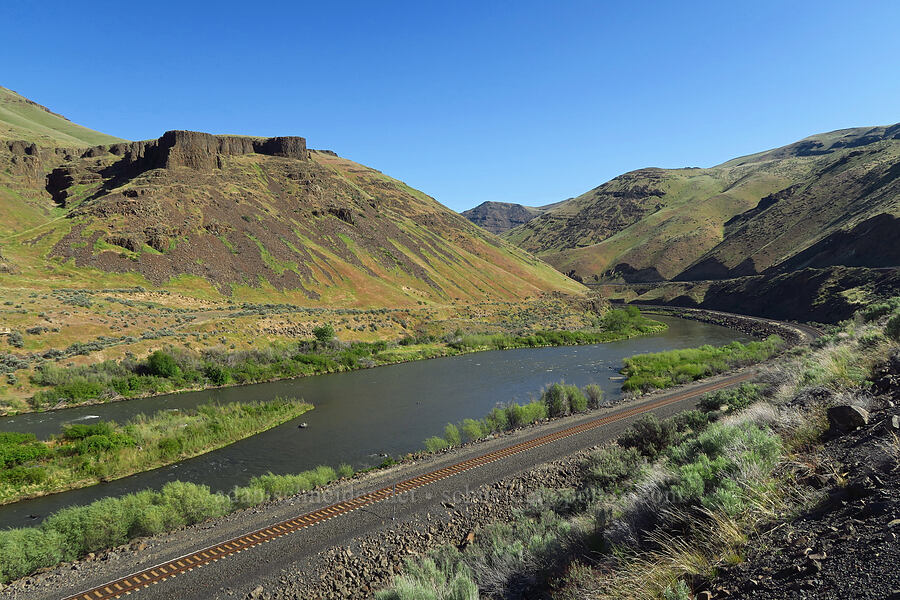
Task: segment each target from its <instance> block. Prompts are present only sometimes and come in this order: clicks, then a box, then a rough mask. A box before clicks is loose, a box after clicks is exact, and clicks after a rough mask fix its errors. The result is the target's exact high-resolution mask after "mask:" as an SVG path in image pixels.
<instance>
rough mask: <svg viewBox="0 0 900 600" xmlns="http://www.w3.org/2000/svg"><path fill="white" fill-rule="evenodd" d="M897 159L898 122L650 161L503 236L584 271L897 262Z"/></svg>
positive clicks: (646, 276)
mask: <svg viewBox="0 0 900 600" xmlns="http://www.w3.org/2000/svg"><path fill="white" fill-rule="evenodd" d="M898 159H900V126H898V125H895V126H893V127H871V128H859V129H849V130H841V131H836V132H831V133H827V134H822V135H817V136H812V137H810V138H806V139H805V140H801V141H799V142H797V143H795V144H791V145H789V146H785V147H783V148H778V149H775V150H770V151H767V152H763V153H759V154H755V155H751V156H747V157H742V158H738V159H734V160H731V161H728V162H726V163H723V164H721V165H718V166H716V167H712V168H709V169H642V170H638V171H633V172H630V173H626V174H624V175H621V176H619V177H617V178H615V179H613V180H612V181H609V182H607V183H605V184H603V185H601V186H600V187H598V188H595V189H594V190H591V191H590V192H587V193H585V194H583V195H581V196H579V197H577V198H574V199H571V200H567V201H565V202H562V203H560V204H558V205H556V206H555V207H553V208H551V209H550V210H548V211H547V212H545V213H544V214H542V215H540V216H538V217H536V218H534V219H532V220H531V221H529V222H528V223H526V224H524V225H521V226H519V227H516V228H515V229H513V230H511V231H509V232H507V233H506V234H504V237H505V238H506V239H508V240H510V241H512V242H513V243H515V244H517V245H518V246H520V247H522V248H524V249H526V250H528V251H531V252H534V253H536V254H538V255H539V256H541V257H542V258H544V259H545V260H547V261H548V262H550V263H551V264H553V265H554V266H555V267H557V268H558V269H560V270H561V271H563V272H567V273H569V272H571V273H573V274H574V275H577V276H579V277H581V278H583V279H584V280H586V281H594V280H597V279H607V280H609V279H615V278H624V279H625V280H627V281H653V280H660V279H672V278H684V279H708V278H721V277H733V276H738V275H752V274H756V273H761V272H764V271H767V270H772V271H777V270H779V269H780V270H793V269H795V268H803V267H808V266H813V267H827V266H831V265H835V264H838V265H848V266H876V267H880V266H889V265H895V264H898V263H900V255H898V251H897V250H896V249H890V248H884V247H883V245H879V244H878V243H877V242H876V243H874V244H873V243H872V240H873V239H876V240H884V239H888V237H890V236H896V235H897V233H898V232H900V221H898V220H897V216H898V215H900V168H898V166H897V161H898ZM885 251H887V253H885ZM803 252H806V254H802V255H801V253H803Z"/></svg>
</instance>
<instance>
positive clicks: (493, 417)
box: [484, 407, 509, 432]
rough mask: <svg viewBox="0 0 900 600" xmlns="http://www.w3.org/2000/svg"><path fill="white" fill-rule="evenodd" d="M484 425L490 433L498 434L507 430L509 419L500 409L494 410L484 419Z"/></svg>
mask: <svg viewBox="0 0 900 600" xmlns="http://www.w3.org/2000/svg"><path fill="white" fill-rule="evenodd" d="M484 420H485V424H486V425H487V426H488V427H490V430H491V431H494V432H499V431H506V430H507V429H509V417H508V416H507V415H506V411H505V410H503V409H502V408H496V407H495V408H494V409H493V410H491V413H490V414H489V415H488V416H487V417H485V419H484Z"/></svg>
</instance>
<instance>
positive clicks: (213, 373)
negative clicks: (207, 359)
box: [203, 364, 231, 385]
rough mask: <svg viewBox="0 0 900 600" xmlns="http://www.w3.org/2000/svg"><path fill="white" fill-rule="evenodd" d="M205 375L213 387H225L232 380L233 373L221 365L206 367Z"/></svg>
mask: <svg viewBox="0 0 900 600" xmlns="http://www.w3.org/2000/svg"><path fill="white" fill-rule="evenodd" d="M203 374H204V375H205V376H206V378H207V379H209V381H210V383H212V384H213V385H225V384H226V383H228V382H229V380H230V379H231V373H230V372H229V371H228V369H226V368H225V367H223V366H221V365H215V364H210V365H206V367H204V368H203Z"/></svg>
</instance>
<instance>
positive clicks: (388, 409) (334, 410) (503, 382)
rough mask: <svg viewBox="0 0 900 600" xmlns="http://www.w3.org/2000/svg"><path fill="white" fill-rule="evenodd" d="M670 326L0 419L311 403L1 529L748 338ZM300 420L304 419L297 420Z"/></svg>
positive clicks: (13, 508) (371, 456)
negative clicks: (251, 432)
mask: <svg viewBox="0 0 900 600" xmlns="http://www.w3.org/2000/svg"><path fill="white" fill-rule="evenodd" d="M653 318H656V319H658V320H660V321H664V322H666V323H667V324H668V325H669V329H668V330H667V331H666V332H664V333H661V334H659V335H655V336H649V337H640V338H633V339H630V340H623V341H619V342H610V343H606V344H596V345H592V346H563V347H555V348H521V349H515V350H497V351H489V352H478V353H474V354H465V355H461V356H454V357H447V358H438V359H432V360H423V361H416V362H410V363H404V364H398V365H389V366H383V367H377V368H374V369H364V370H359V371H351V372H347V373H336V374H331V375H317V376H313V377H305V378H300V379H293V380H287V381H277V382H272V383H260V384H255V385H249V386H242V387H231V388H222V389H214V390H205V391H201V392H188V393H183V394H170V395H167V396H157V397H154V398H142V399H136V400H128V401H123V402H114V403H109V404H100V405H94V406H83V407H77V408H69V409H64V410H59V411H52V412H46V413H32V414H24V415H18V416H14V417H4V418H2V419H0V430H3V431H30V432H33V433H35V434H37V435H38V436H39V437H42V438H46V437H48V436H49V435H51V434H53V433H58V432H59V430H60V427H61V426H62V424H63V423H67V422H73V421H78V422H86V423H90V422H93V421H96V420H97V419H98V418H102V419H106V420H115V421H119V422H123V421H126V420H127V419H129V418H130V417H132V416H134V415H135V414H138V413H142V412H143V413H152V412H155V411H158V410H164V409H186V408H192V407H195V406H197V405H199V404H203V403H206V402H219V403H226V402H247V401H254V400H269V399H272V398H274V397H277V396H294V397H298V398H303V399H305V400H306V401H308V402H311V403H312V404H313V405H314V406H315V409H314V410H312V411H310V412H308V413H306V414H304V415H302V416H301V417H299V418H298V419H296V420H294V421H292V422H289V423H285V424H284V425H281V426H279V427H276V428H274V429H271V430H269V431H267V432H265V433H262V434H260V435H257V436H254V437H251V438H248V439H246V440H243V441H240V442H237V443H235V444H232V445H230V446H227V447H225V448H222V449H220V450H216V451H214V452H210V453H208V454H204V455H202V456H198V457H196V458H192V459H190V460H186V461H183V462H181V463H178V464H174V465H170V466H168V467H162V468H159V469H155V470H153V471H148V472H145V473H139V474H137V475H132V476H131V477H126V478H123V479H119V480H116V481H112V482H109V483H103V484H99V485H94V486H91V487H87V488H82V489H79V490H72V491H69V492H63V493H59V494H54V495H51V496H45V497H42V498H35V499H32V500H25V501H22V502H17V503H14V504H9V505H6V506H0V528H3V527H19V526H27V525H34V524H35V523H37V522H39V520H40V519H41V518H43V517H44V516H46V515H48V514H50V513H52V512H53V511H56V510H58V509H60V508H63V507H65V506H69V505H75V504H86V503H89V502H91V501H93V500H96V499H98V498H102V497H105V496H118V495H121V494H125V493H128V492H132V491H136V490H140V489H145V488H160V487H162V485H163V484H165V483H166V482H168V481H174V480H176V479H180V480H183V481H192V482H195V483H203V484H207V485H209V486H210V487H211V488H212V489H213V490H219V491H225V490H229V489H231V488H232V487H233V486H235V485H242V484H245V483H247V481H249V479H250V478H251V477H253V476H255V475H260V474H263V473H267V472H269V471H271V472H273V473H295V472H298V471H303V470H305V469H308V468H311V467H314V466H316V465H320V464H327V465H332V466H337V464H339V463H341V462H346V463H350V464H352V465H353V466H354V467H357V468H359V467H367V466H372V465H377V464H379V463H380V462H382V460H384V458H383V457H384V456H385V455H392V456H398V455H402V454H405V453H408V452H412V451H415V450H420V449H421V448H422V446H423V444H422V441H423V440H424V439H425V438H427V437H429V436H431V435H436V434H437V435H439V434H440V433H441V432H442V431H443V427H444V425H446V424H447V423H449V422H458V421H460V420H462V419H464V418H467V417H472V418H480V417H482V416H484V415H485V414H487V413H488V412H489V411H490V410H491V409H492V408H493V407H494V406H498V405H503V404H507V403H509V402H519V403H522V402H527V401H530V400H533V399H535V398H537V397H538V396H539V394H540V390H541V388H543V387H544V386H546V385H547V384H549V383H553V382H556V381H560V380H565V381H566V382H567V383H573V384H576V385H578V386H584V385H587V384H589V383H596V384H598V385H600V386H601V387H602V388H603V392H604V398H606V399H616V398H620V397H621V396H622V392H621V390H620V386H621V383H622V382H621V381H620V380H613V379H610V378H611V377H616V376H617V375H618V371H619V369H620V368H621V367H622V359H623V358H626V357H628V356H631V355H634V354H639V353H644V352H658V351H661V350H669V349H674V348H689V347H694V346H701V345H703V344H712V345H722V344H727V343H729V342H732V341H734V340H740V341H747V340H748V339H749V338H748V337H747V336H746V335H744V334H741V333H740V332H737V331H733V330H730V329H727V328H724V327H720V326H718V325H711V324H708V323H701V322H698V321H690V320H686V319H679V318H675V317H653ZM300 422H306V423H307V424H308V427H307V428H305V429H300V428H298V424H299V423H300Z"/></svg>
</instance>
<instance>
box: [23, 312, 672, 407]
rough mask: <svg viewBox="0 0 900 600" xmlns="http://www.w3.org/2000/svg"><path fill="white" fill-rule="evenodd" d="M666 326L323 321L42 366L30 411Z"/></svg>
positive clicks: (592, 340) (636, 315)
mask: <svg viewBox="0 0 900 600" xmlns="http://www.w3.org/2000/svg"><path fill="white" fill-rule="evenodd" d="M666 328H667V326H666V325H665V324H663V323H660V322H658V321H653V320H651V319H648V318H646V317H644V316H642V315H641V313H640V310H639V309H638V308H637V307H627V308H625V309H613V310H610V311H608V312H607V313H606V314H605V315H604V316H603V317H602V318H599V319H598V320H597V330H579V331H567V330H560V331H557V330H538V331H530V332H527V333H523V334H519V335H514V334H507V333H496V334H472V333H463V332H462V331H460V330H457V331H456V332H454V333H452V334H448V335H446V336H444V337H442V338H439V337H436V336H434V335H428V334H421V335H417V336H406V337H404V338H401V339H400V340H399V341H398V342H396V343H388V342H386V341H383V340H382V341H378V342H341V341H338V340H336V339H335V338H334V328H333V326H331V325H330V324H325V325H321V326H319V327H316V328H315V329H314V330H313V335H314V339H310V340H302V341H297V342H292V343H273V344H270V345H269V346H267V347H265V348H263V349H260V350H251V351H235V352H228V351H214V350H206V351H204V352H202V353H201V352H196V351H193V350H188V349H185V348H175V347H169V348H166V349H165V350H156V351H155V352H153V353H152V354H150V355H149V356H148V357H147V358H146V359H144V360H138V359H137V358H135V357H134V356H131V357H127V358H125V359H122V360H119V361H114V360H107V361H103V362H99V363H95V364H90V365H83V366H77V367H72V368H61V367H59V366H57V365H55V364H53V363H51V362H44V363H43V364H41V365H39V366H38V367H37V368H36V369H35V371H34V373H33V374H32V376H31V379H30V381H31V383H32V384H33V385H35V386H41V387H44V388H47V389H40V390H38V391H37V392H36V393H35V394H34V396H33V397H32V398H31V401H30V402H31V406H30V408H31V409H32V410H46V409H53V408H58V407H60V406H76V405H83V404H90V403H96V402H98V401H100V402H104V401H111V400H116V399H122V398H137V397H145V396H154V395H159V394H165V393H170V392H175V391H182V390H196V389H206V388H209V387H227V386H233V385H245V384H250V383H260V382H265V381H274V380H279V379H290V378H295V377H305V376H309V375H319V374H324V373H338V372H342V371H352V370H356V369H364V368H370V367H375V366H381V365H388V364H396V363H401V362H410V361H413V360H421V359H428V358H437V357H441V356H456V355H459V354H467V353H471V352H479V351H483V350H508V349H513V348H540V347H546V346H567V345H584V344H599V343H606V342H612V341H618V340H623V339H628V338H632V337H637V336H641V335H649V334H653V333H659V332H661V331H664V330H665V329H666ZM13 358H15V357H13Z"/></svg>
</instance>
